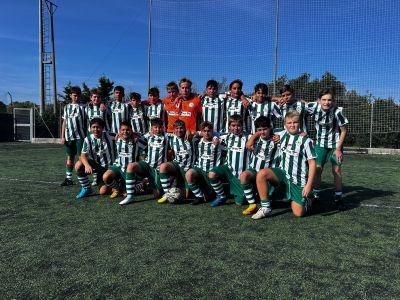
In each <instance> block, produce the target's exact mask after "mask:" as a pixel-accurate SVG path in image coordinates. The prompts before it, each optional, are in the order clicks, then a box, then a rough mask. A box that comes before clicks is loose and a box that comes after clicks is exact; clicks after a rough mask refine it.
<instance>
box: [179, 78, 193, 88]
mask: <svg viewBox="0 0 400 300" xmlns="http://www.w3.org/2000/svg"><path fill="white" fill-rule="evenodd" d="M185 82H187V83H189V85H190V87H192V81H191V80H190V79H189V78H186V77H183V78H182V79H181V80H180V81H179V86H180V85H181V84H182V83H185Z"/></svg>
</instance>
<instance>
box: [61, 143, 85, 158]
mask: <svg viewBox="0 0 400 300" xmlns="http://www.w3.org/2000/svg"><path fill="white" fill-rule="evenodd" d="M82 147H83V140H82V139H79V140H73V141H68V142H67V141H65V153H66V154H67V156H75V155H78V156H79V155H81V151H82Z"/></svg>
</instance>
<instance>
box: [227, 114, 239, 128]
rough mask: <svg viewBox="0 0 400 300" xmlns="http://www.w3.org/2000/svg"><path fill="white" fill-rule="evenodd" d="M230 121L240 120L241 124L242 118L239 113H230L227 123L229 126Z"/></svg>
mask: <svg viewBox="0 0 400 300" xmlns="http://www.w3.org/2000/svg"><path fill="white" fill-rule="evenodd" d="M232 122H240V124H242V125H243V118H242V116H241V115H237V114H235V115H232V116H230V117H229V122H228V125H229V126H230V125H231V123H232Z"/></svg>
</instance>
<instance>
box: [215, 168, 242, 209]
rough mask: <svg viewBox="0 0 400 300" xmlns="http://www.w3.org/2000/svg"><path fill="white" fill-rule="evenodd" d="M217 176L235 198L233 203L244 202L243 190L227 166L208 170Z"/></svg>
mask: <svg viewBox="0 0 400 300" xmlns="http://www.w3.org/2000/svg"><path fill="white" fill-rule="evenodd" d="M210 172H214V173H215V174H217V175H218V178H219V179H220V180H221V181H222V182H228V183H229V191H230V193H231V194H232V195H234V196H235V202H236V203H240V204H242V203H243V202H244V190H243V187H242V185H241V183H240V180H239V178H236V177H235V176H234V175H233V174H232V171H231V170H230V169H229V168H228V166H227V165H221V166H218V167H215V168H213V169H211V170H210Z"/></svg>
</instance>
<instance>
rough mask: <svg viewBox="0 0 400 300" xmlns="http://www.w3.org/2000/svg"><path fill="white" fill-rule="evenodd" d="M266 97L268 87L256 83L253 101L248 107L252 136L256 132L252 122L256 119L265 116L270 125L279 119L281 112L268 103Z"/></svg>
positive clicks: (276, 106)
mask: <svg viewBox="0 0 400 300" xmlns="http://www.w3.org/2000/svg"><path fill="white" fill-rule="evenodd" d="M267 95H268V86H267V85H266V84H265V83H258V84H256V86H255V87H254V94H253V101H252V102H251V104H250V106H249V107H248V110H249V113H250V118H251V121H252V122H251V133H252V134H254V133H255V132H256V127H255V126H254V122H255V120H256V119H258V117H260V116H265V117H268V118H269V119H270V120H271V122H272V124H273V123H274V121H275V119H277V118H280V117H281V111H280V109H279V106H278V105H277V104H276V103H275V102H272V101H270V99H269V98H268V97H267Z"/></svg>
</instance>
